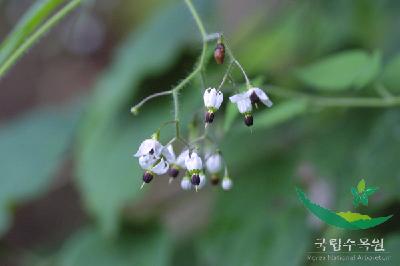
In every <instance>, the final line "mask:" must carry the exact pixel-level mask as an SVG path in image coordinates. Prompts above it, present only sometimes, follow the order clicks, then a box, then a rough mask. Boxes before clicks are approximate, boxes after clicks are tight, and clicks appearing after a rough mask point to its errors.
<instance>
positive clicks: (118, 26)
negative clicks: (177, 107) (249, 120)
mask: <svg viewBox="0 0 400 266" xmlns="http://www.w3.org/2000/svg"><path fill="white" fill-rule="evenodd" d="M32 2H33V1H30V0H18V1H16V0H3V1H0V40H3V39H4V38H5V37H6V35H7V34H8V33H9V32H10V31H11V29H12V28H13V26H15V24H16V23H17V21H18V20H19V18H20V17H21V16H22V14H23V13H24V12H25V11H26V10H27V9H28V8H29V7H30V6H31V4H32ZM194 4H195V6H196V7H197V9H198V11H199V13H200V14H201V16H202V19H203V21H204V23H205V24H206V29H207V31H208V32H209V33H212V32H224V34H225V36H226V38H227V40H229V42H230V44H231V48H232V50H233V52H234V54H235V55H236V57H237V59H238V60H239V61H240V62H241V63H242V65H243V66H244V68H245V69H246V71H247V72H248V74H249V76H250V77H251V78H253V79H255V80H256V82H257V83H260V85H261V84H262V85H263V86H262V87H263V88H267V89H266V91H267V92H270V97H271V99H272V101H273V102H274V104H275V105H274V107H273V108H272V109H269V110H265V109H264V108H260V110H258V111H257V112H256V114H255V115H254V117H255V118H254V119H255V126H254V129H253V133H250V132H249V131H248V130H246V129H245V128H244V125H243V123H242V121H241V118H239V117H232V114H231V111H229V108H224V110H221V114H220V113H219V114H218V119H220V121H218V122H217V123H216V124H215V127H216V128H217V130H219V131H218V132H221V134H223V133H224V137H222V138H221V143H220V144H221V150H222V152H223V153H224V156H225V159H226V161H227V163H228V165H229V168H230V174H231V178H232V179H233V181H234V184H235V186H234V188H233V189H232V190H231V191H229V192H224V191H222V190H221V189H220V188H215V187H207V188H206V189H203V190H201V191H200V192H198V193H195V192H185V191H182V190H181V189H180V187H179V182H174V183H172V184H170V185H169V184H168V178H167V177H160V178H156V179H155V180H154V181H153V182H152V183H151V185H149V186H146V187H145V189H143V190H139V187H140V185H141V182H142V181H141V175H142V170H141V169H139V165H138V163H137V160H135V159H134V158H132V154H133V153H134V152H136V149H137V147H138V146H139V144H140V142H141V141H142V140H143V139H145V138H146V137H148V136H149V135H151V134H152V133H153V132H154V130H155V129H157V128H158V127H159V125H160V124H161V123H162V122H164V121H167V120H171V117H172V105H171V101H170V99H169V98H166V99H162V98H160V99H158V100H155V101H151V102H149V103H148V104H146V105H145V106H144V107H143V108H142V109H141V111H140V114H139V115H138V116H132V115H131V114H130V113H129V110H130V107H131V106H132V105H133V104H134V103H137V102H138V101H139V100H140V99H142V98H143V97H145V96H148V95H150V94H151V93H154V92H158V91H162V90H167V89H170V88H171V87H172V86H173V85H175V84H177V82H178V81H179V80H180V79H182V78H184V77H185V75H187V74H188V73H190V70H191V69H192V68H193V66H194V64H195V62H196V59H197V57H198V56H199V53H200V50H201V38H200V35H199V33H198V30H197V28H196V25H195V23H194V21H193V19H192V17H191V16H190V13H189V11H188V10H187V8H186V7H185V5H184V3H183V1H175V0H170V1H165V0H164V1H161V0H134V1H129V0H117V1H107V0H97V1H89V2H87V3H86V4H84V5H83V6H82V7H80V8H79V9H78V10H75V11H74V12H73V13H72V14H70V15H69V16H68V17H67V18H66V19H65V20H63V22H62V23H61V24H60V25H58V26H57V27H55V28H54V29H53V30H52V32H51V33H50V34H48V35H47V36H46V37H45V38H43V39H42V40H41V41H40V42H39V43H38V44H37V45H35V46H34V48H33V49H31V50H30V52H29V53H27V54H26V55H25V56H24V57H23V58H22V59H21V60H20V61H19V62H18V64H17V65H16V66H15V67H14V68H13V69H11V71H10V72H9V73H8V74H7V75H6V76H5V77H3V78H2V79H1V80H0V88H1V89H0V237H1V239H0V265H77V266H78V265H79V266H81V265H82V266H88V265H96V266H99V265H112V266H119V265H121V266H122V265H139V266H146V265H174V266H177V265H199V266H207V265H210V266H213V265H218V266H219V265H229V266H234V265H309V264H313V265H332V264H333V265H336V264H335V263H329V262H318V263H312V262H310V261H308V260H307V255H308V252H311V251H314V250H315V246H314V242H315V239H316V238H322V237H326V238H343V239H345V238H349V237H351V238H354V239H358V238H360V237H368V238H382V237H383V238H384V245H385V248H386V249H387V251H389V252H392V253H391V255H392V258H391V260H390V261H389V262H386V263H383V262H382V263H380V264H385V265H400V256H399V255H398V254H397V253H396V252H397V251H398V250H399V248H400V218H399V214H400V212H399V208H400V201H399V200H400V197H399V195H400V194H399V189H400V164H399V160H400V109H399V106H400V104H397V106H396V104H390V101H391V100H392V99H395V98H396V99H397V96H396V95H400V15H399V14H400V2H399V1H394V0H393V1H388V0H382V1H374V0H354V1H348V0H337V1H328V0H326V1H285V0H284V1H277V0H269V1H267V0H264V1H263V0H247V1H240V0H218V1H212V0H209V1H200V0H199V1H194ZM210 46H211V47H210V51H212V49H213V47H214V45H213V44H212V43H211V44H210ZM224 70H225V67H224V66H219V65H216V64H215V63H214V62H213V61H210V62H209V64H208V67H207V72H206V83H207V84H206V85H207V86H216V85H218V84H219V82H220V81H221V78H222V75H223V73H224ZM238 74H239V73H235V75H234V77H236V81H237V82H238V83H241V82H243V81H242V80H240V75H238ZM256 82H255V83H256ZM272 84H273V85H274V86H271V85H272ZM230 86H231V85H230ZM269 88H270V91H269ZM201 89H202V88H201V87H200V83H199V82H198V81H195V82H192V83H191V84H190V85H189V86H188V87H187V88H185V89H184V91H183V93H182V95H181V113H182V119H183V121H182V125H183V127H184V128H183V129H184V132H186V131H187V128H186V125H187V124H188V123H189V122H190V121H191V119H192V118H193V117H192V116H193V113H196V112H199V110H201V107H202V95H201ZM286 90H289V92H290V93H289V95H287V94H288V93H285V92H287V91H286ZM303 93H306V95H304V94H303ZM310 95H311V96H310ZM316 96H317V97H316ZM319 97H321V98H319ZM336 97H355V98H363V97H374V98H379V99H380V100H382V101H384V99H387V102H389V104H387V106H383V107H368V106H361V107H354V106H347V105H346V104H344V105H343V106H338V104H333V106H331V105H330V104H329V103H330V102H329V99H335V98H336ZM339 105H340V104H339ZM225 109H226V117H225V118H226V120H225V122H224V121H222V120H223V115H222V112H223V111H225ZM200 113H201V112H200ZM213 126H214V125H213ZM172 134H173V133H172V132H171V131H166V132H165V133H164V134H163V135H162V140H163V141H164V142H165V141H168V140H169V139H170V138H171V137H172V136H173V135H172ZM361 178H364V179H365V180H366V181H367V184H368V185H371V186H378V187H379V188H380V190H379V192H378V193H377V194H375V195H374V196H373V197H372V198H370V204H369V206H368V208H363V209H361V210H359V211H361V212H363V213H367V214H369V215H370V216H384V215H389V214H394V217H393V218H392V219H391V220H389V221H388V222H386V223H385V224H383V225H381V226H379V227H376V228H373V229H369V230H363V231H354V232H352V231H345V230H340V229H336V228H333V227H331V226H327V225H325V224H323V223H321V222H319V221H317V220H316V219H314V218H313V217H311V215H310V214H309V212H308V211H307V210H306V209H305V208H304V206H302V205H301V203H300V202H299V201H298V199H297V196H296V193H295V189H294V188H295V186H301V187H302V188H303V189H304V190H305V191H306V192H307V193H308V195H309V196H310V197H311V198H312V199H313V200H314V201H316V202H317V203H320V204H321V205H323V206H325V207H328V208H331V209H334V210H341V211H344V210H351V209H352V198H351V193H350V187H351V186H355V185H356V184H357V182H358V181H359V180H360V179H361ZM337 264H338V265H349V264H350V263H349V262H341V263H337ZM363 265H379V264H376V262H370V264H368V263H365V264H363Z"/></svg>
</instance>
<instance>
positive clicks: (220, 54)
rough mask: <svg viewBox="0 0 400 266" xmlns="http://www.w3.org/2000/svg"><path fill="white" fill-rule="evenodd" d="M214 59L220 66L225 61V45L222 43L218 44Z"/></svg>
mask: <svg viewBox="0 0 400 266" xmlns="http://www.w3.org/2000/svg"><path fill="white" fill-rule="evenodd" d="M214 59H215V62H217V64H219V65H221V64H223V63H224V59H225V45H224V44H223V43H222V42H218V43H217V46H216V47H215V50H214Z"/></svg>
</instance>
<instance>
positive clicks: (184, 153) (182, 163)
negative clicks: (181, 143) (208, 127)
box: [175, 150, 189, 169]
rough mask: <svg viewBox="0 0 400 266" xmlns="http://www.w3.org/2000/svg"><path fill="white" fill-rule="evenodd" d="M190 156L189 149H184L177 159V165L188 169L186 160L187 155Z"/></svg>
mask: <svg viewBox="0 0 400 266" xmlns="http://www.w3.org/2000/svg"><path fill="white" fill-rule="evenodd" d="M188 156H189V150H184V151H182V152H181V154H179V156H178V158H177V159H176V161H175V165H177V166H179V167H180V168H182V169H186V165H185V160H186V157H188Z"/></svg>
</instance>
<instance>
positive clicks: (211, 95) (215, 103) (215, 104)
mask: <svg viewBox="0 0 400 266" xmlns="http://www.w3.org/2000/svg"><path fill="white" fill-rule="evenodd" d="M203 99H204V105H205V107H207V108H209V109H214V110H218V109H219V108H220V107H221V104H222V101H223V100H224V96H223V94H222V92H221V91H219V90H216V89H215V88H208V89H207V90H205V92H204V95H203Z"/></svg>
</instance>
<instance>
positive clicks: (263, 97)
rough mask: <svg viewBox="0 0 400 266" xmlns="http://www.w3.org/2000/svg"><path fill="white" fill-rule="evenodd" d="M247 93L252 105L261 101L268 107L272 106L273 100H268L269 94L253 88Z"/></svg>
mask: <svg viewBox="0 0 400 266" xmlns="http://www.w3.org/2000/svg"><path fill="white" fill-rule="evenodd" d="M246 93H247V95H248V97H249V98H250V100H251V103H253V104H254V103H258V102H260V101H261V102H262V103H263V104H265V105H266V106H268V107H271V106H272V102H271V100H270V99H269V98H268V96H267V94H266V93H265V92H264V91H263V90H261V89H260V88H251V89H249V90H248V91H247V92H246Z"/></svg>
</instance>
